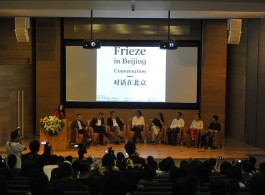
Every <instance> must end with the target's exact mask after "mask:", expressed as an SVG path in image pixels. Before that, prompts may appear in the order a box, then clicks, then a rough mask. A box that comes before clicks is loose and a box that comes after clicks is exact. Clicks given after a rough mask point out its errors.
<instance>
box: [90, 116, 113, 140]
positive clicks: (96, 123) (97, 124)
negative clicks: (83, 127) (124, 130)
mask: <svg viewBox="0 0 265 195" xmlns="http://www.w3.org/2000/svg"><path fill="white" fill-rule="evenodd" d="M90 126H91V127H93V129H94V132H95V133H99V140H100V145H105V143H103V135H105V136H106V137H107V138H109V137H110V135H109V134H108V133H107V132H106V128H105V125H104V118H103V113H102V112H100V113H98V117H95V118H93V119H92V120H91V122H90Z"/></svg>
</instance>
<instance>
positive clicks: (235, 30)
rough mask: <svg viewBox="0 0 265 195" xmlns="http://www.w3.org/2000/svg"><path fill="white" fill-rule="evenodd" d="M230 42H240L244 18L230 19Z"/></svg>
mask: <svg viewBox="0 0 265 195" xmlns="http://www.w3.org/2000/svg"><path fill="white" fill-rule="evenodd" d="M227 26H228V29H227V30H228V39H227V41H228V44H239V42H240V37H241V33H242V32H241V28H242V19H228V22H227Z"/></svg>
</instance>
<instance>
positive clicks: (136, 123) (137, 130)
mask: <svg viewBox="0 0 265 195" xmlns="http://www.w3.org/2000/svg"><path fill="white" fill-rule="evenodd" d="M144 126H145V122H144V117H143V116H142V112H141V111H140V110H137V112H136V115H135V116H134V117H133V118H132V131H134V137H133V143H136V140H137V138H138V137H139V140H140V141H143V137H142V135H141V131H143V130H144Z"/></svg>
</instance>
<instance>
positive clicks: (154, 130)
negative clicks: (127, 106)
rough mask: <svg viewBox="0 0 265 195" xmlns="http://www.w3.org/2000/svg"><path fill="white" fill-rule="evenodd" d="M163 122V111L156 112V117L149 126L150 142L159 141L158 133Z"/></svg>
mask: <svg viewBox="0 0 265 195" xmlns="http://www.w3.org/2000/svg"><path fill="white" fill-rule="evenodd" d="M164 124H165V121H164V116H163V113H162V112H159V113H157V115H156V118H154V119H153V122H152V126H151V127H150V130H151V133H152V143H155V141H159V137H158V133H159V132H160V131H161V129H162V127H163V125H164Z"/></svg>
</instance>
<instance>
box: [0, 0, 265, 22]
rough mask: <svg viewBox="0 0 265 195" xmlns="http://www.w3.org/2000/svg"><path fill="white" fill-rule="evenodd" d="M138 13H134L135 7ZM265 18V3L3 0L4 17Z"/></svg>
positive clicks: (0, 14)
mask: <svg viewBox="0 0 265 195" xmlns="http://www.w3.org/2000/svg"><path fill="white" fill-rule="evenodd" d="M133 5H134V6H135V11H132V10H131V9H132V6H133ZM91 10H93V17H95V18H97V17H98V18H167V17H168V10H170V17H171V18H194V19H196V18H198V19H204V18H216V19H218V18H225V19H226V18H264V17H265V0H232V1H228V0H204V1H203V0H182V1H180V0H170V1H168V0H164V1H163V0H144V1H143V0H117V1H112V0H105V1H102V0H94V1H91V0H0V17H17V16H24V17H90V11H91Z"/></svg>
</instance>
